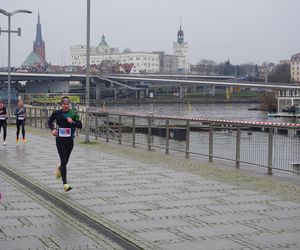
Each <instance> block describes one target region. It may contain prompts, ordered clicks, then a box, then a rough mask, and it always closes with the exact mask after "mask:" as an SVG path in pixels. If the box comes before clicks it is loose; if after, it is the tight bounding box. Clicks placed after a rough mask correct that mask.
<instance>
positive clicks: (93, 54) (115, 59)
mask: <svg viewBox="0 0 300 250" xmlns="http://www.w3.org/2000/svg"><path fill="white" fill-rule="evenodd" d="M173 49H174V53H173V55H166V54H165V53H164V52H161V51H160V52H152V53H151V52H132V51H130V50H129V49H125V50H124V51H123V52H122V53H121V52H119V49H118V48H111V47H109V46H108V44H107V42H106V40H105V36H104V35H103V36H102V40H101V42H100V43H99V45H98V46H97V47H91V48H90V64H91V65H100V64H101V63H102V62H104V61H105V62H109V64H110V65H122V64H132V65H133V66H132V70H131V72H130V73H159V72H161V73H167V74H178V73H189V72H190V64H189V59H188V43H187V42H184V35H183V31H182V29H181V26H180V30H179V31H178V34H177V43H174V45H173ZM70 53H71V65H72V66H81V67H84V66H85V65H86V46H84V45H74V46H72V47H71V49H70Z"/></svg>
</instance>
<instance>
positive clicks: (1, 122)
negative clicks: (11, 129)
mask: <svg viewBox="0 0 300 250" xmlns="http://www.w3.org/2000/svg"><path fill="white" fill-rule="evenodd" d="M1 128H3V146H6V142H5V140H6V133H7V132H6V131H7V111H6V108H5V107H4V103H3V101H1V100H0V133H1Z"/></svg>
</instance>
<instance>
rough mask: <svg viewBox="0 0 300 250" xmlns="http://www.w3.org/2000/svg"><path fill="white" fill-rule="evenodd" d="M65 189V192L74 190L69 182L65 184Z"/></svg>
mask: <svg viewBox="0 0 300 250" xmlns="http://www.w3.org/2000/svg"><path fill="white" fill-rule="evenodd" d="M64 190H65V192H68V191H70V190H72V188H71V187H70V185H69V184H64Z"/></svg>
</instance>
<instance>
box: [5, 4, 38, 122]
mask: <svg viewBox="0 0 300 250" xmlns="http://www.w3.org/2000/svg"><path fill="white" fill-rule="evenodd" d="M0 13H1V14H3V15H5V16H7V17H8V29H7V30H1V28H0V35H1V32H4V33H8V64H7V68H8V69H7V82H8V86H7V90H8V91H7V92H8V93H7V107H8V111H9V112H11V105H10V99H11V93H10V92H11V91H10V85H11V75H10V71H11V68H10V33H17V34H18V36H21V28H18V29H17V30H11V28H10V19H11V17H12V16H13V15H15V14H18V13H26V14H31V13H32V11H29V10H15V11H13V12H7V11H5V10H3V9H0ZM9 117H10V116H9ZM8 122H9V123H10V118H9V120H8Z"/></svg>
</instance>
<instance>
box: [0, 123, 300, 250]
mask: <svg viewBox="0 0 300 250" xmlns="http://www.w3.org/2000/svg"><path fill="white" fill-rule="evenodd" d="M13 134H14V129H12V128H9V130H8V141H7V146H6V147H3V146H2V141H1V140H0V141H1V144H0V165H3V166H4V167H6V168H9V169H12V170H13V171H14V172H16V173H17V174H18V175H20V176H22V177H25V178H27V180H29V181H31V182H32V183H35V184H36V185H38V186H39V187H41V188H43V189H45V190H47V191H49V192H50V193H51V194H53V195H56V196H57V197H58V198H59V199H60V200H63V201H64V202H65V203H66V204H68V205H70V206H72V207H74V208H78V209H80V210H81V211H82V212H84V213H86V214H88V215H90V216H91V217H92V218H93V219H94V220H95V221H98V222H101V223H102V224H103V225H105V226H106V227H107V228H109V229H111V230H112V231H114V232H116V233H117V234H119V235H121V236H123V237H124V238H125V239H128V240H129V241H131V242H134V243H135V244H136V245H138V246H140V248H142V249H143V248H144V249H178V250H179V249H180V250H183V249H295V250H296V249H300V237H299V236H300V184H299V185H297V184H293V183H290V184H288V183H285V182H283V181H280V180H277V179H275V178H273V177H269V176H261V177H257V176H248V175H246V174H245V173H241V172H239V171H236V170H234V169H233V170H227V169H216V168H215V167H212V166H210V165H205V164H202V163H197V162H195V161H192V160H186V159H184V157H177V156H174V155H170V156H166V155H163V154H161V153H158V152H148V151H145V150H143V149H134V148H130V147H125V146H118V145H115V144H112V143H108V144H106V143H105V142H104V141H100V142H99V143H97V144H91V145H85V144H81V143H77V144H76V145H75V147H74V150H73V153H72V155H71V160H70V162H69V165H68V178H69V183H70V184H71V186H72V187H73V188H74V189H73V190H72V191H70V192H69V193H64V192H63V189H62V184H61V181H60V180H59V181H57V180H56V179H55V176H54V172H55V167H56V165H57V164H58V162H59V159H58V155H57V151H56V147H55V141H54V139H53V138H52V137H51V136H50V133H49V131H44V130H39V129H33V128H29V135H28V143H27V144H23V143H22V142H20V143H19V144H18V145H16V143H15V141H14V136H13ZM0 138H2V134H1V137H0ZM80 141H81V139H80V138H77V142H80ZM299 183H300V177H299ZM0 192H2V200H1V201H0V249H49V248H51V249H120V247H119V246H118V245H117V244H115V243H113V242H112V241H111V240H109V239H107V238H105V237H104V236H102V235H99V234H97V233H96V232H95V231H93V229H91V228H88V227H87V226H86V225H83V224H82V223H80V222H77V221H76V220H75V219H74V218H72V217H70V216H69V215H67V214H65V213H64V212H62V211H61V210H60V209H56V208H55V206H53V204H50V203H49V202H47V201H44V200H43V199H42V198H40V197H38V196H37V195H36V194H34V193H33V192H32V191H31V190H29V189H26V188H23V187H22V185H21V184H20V183H18V182H16V181H15V180H13V179H12V178H10V177H8V176H7V175H6V174H4V173H3V172H2V171H0Z"/></svg>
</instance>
